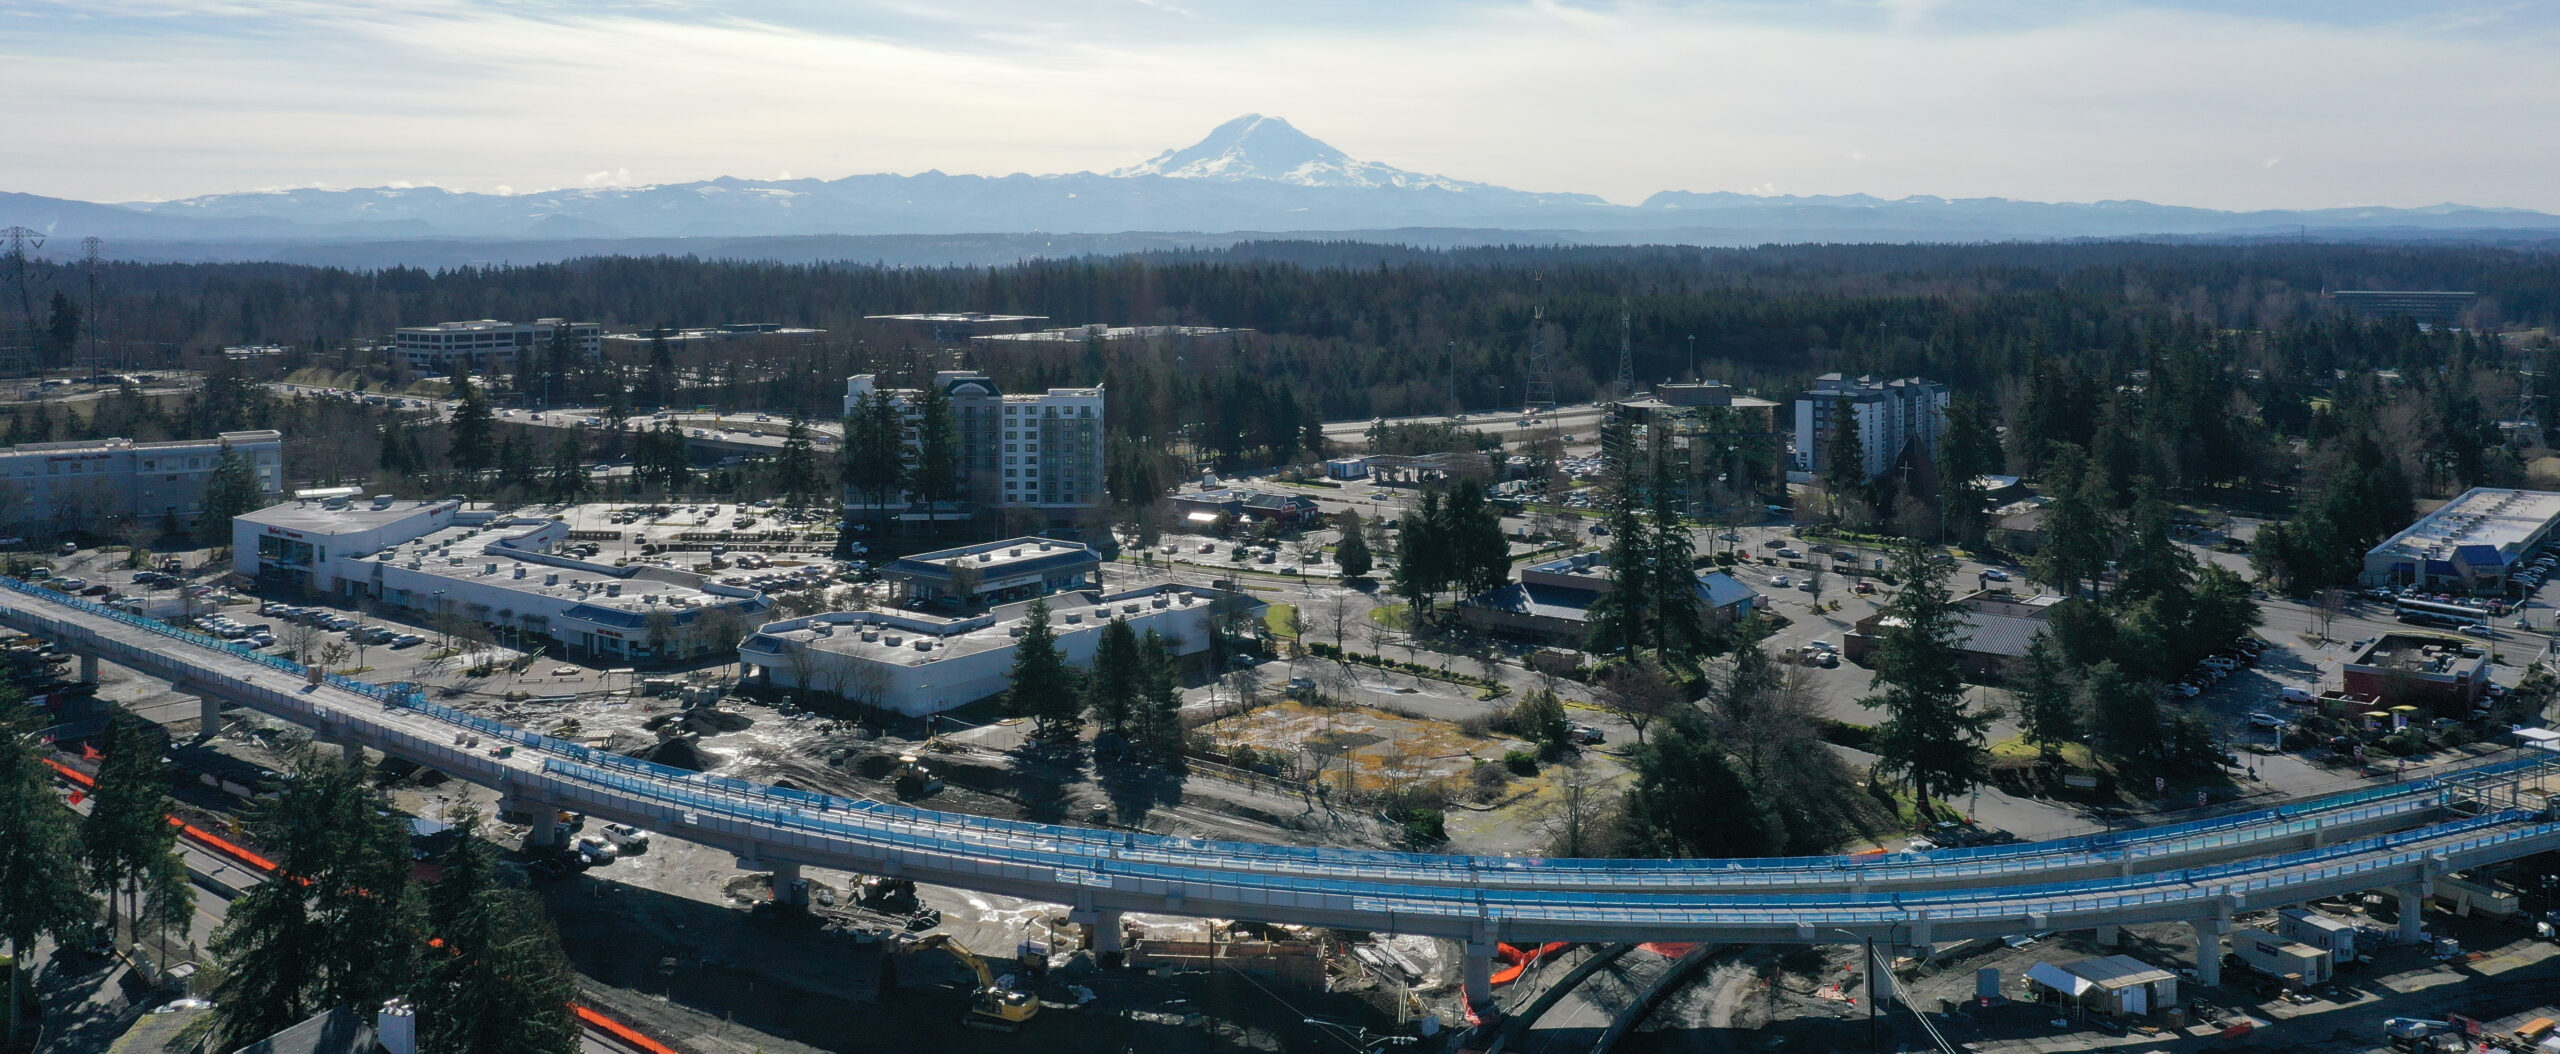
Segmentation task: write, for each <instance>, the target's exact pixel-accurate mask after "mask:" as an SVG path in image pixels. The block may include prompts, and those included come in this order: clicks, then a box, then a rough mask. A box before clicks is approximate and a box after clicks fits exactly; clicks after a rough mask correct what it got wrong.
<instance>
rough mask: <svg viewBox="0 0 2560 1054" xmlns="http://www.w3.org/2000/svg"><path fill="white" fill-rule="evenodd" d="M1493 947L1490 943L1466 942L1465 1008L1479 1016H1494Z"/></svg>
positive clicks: (1486, 1017)
mask: <svg viewBox="0 0 2560 1054" xmlns="http://www.w3.org/2000/svg"><path fill="white" fill-rule="evenodd" d="M1493 948H1494V946H1493V945H1492V944H1491V943H1485V944H1473V943H1471V944H1468V945H1467V961H1466V975H1465V976H1466V993H1467V1009H1469V1010H1473V1011H1475V1014H1476V1016H1477V1017H1479V1018H1485V1019H1491V1018H1492V1017H1494V1016H1495V1013H1494V1006H1493Z"/></svg>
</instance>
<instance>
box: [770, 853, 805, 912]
mask: <svg viewBox="0 0 2560 1054" xmlns="http://www.w3.org/2000/svg"><path fill="white" fill-rule="evenodd" d="M772 866H773V902H774V903H776V904H781V905H784V906H787V907H795V908H796V907H802V906H805V905H807V904H808V903H809V887H807V886H804V885H801V884H800V865H798V864H787V863H782V862H780V861H776V862H774V864H773V865H772Z"/></svg>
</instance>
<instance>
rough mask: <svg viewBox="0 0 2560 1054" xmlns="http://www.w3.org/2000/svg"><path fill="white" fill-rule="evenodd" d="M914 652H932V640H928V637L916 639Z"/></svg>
mask: <svg viewBox="0 0 2560 1054" xmlns="http://www.w3.org/2000/svg"><path fill="white" fill-rule="evenodd" d="M916 650H917V651H932V650H933V640H932V639H931V638H928V637H918V638H916Z"/></svg>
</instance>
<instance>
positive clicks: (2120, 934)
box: [2093, 926, 2124, 948]
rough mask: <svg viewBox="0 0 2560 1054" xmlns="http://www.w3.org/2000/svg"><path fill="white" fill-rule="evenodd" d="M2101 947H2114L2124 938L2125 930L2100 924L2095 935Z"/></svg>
mask: <svg viewBox="0 0 2560 1054" xmlns="http://www.w3.org/2000/svg"><path fill="white" fill-rule="evenodd" d="M2093 937H2094V939H2095V940H2096V941H2097V942H2098V946H2099V947H2101V948H2113V947H2115V946H2116V944H2117V943H2118V942H2120V941H2122V940H2123V939H2124V930H2123V929H2122V928H2120V927H2116V926H2100V927H2098V929H2097V932H2096V933H2095V934H2094V935H2093Z"/></svg>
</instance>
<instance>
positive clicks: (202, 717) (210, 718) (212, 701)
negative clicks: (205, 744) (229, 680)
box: [197, 695, 222, 739]
mask: <svg viewBox="0 0 2560 1054" xmlns="http://www.w3.org/2000/svg"><path fill="white" fill-rule="evenodd" d="M197 705H198V706H199V707H201V709H199V710H198V711H197V723H198V724H200V725H202V726H203V727H202V729H201V730H199V731H198V733H197V734H198V735H200V736H203V737H205V738H208V739H210V738H212V737H214V736H218V735H221V734H222V700H220V699H216V698H214V697H213V696H210V695H208V696H205V697H204V698H202V699H200V700H197Z"/></svg>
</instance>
